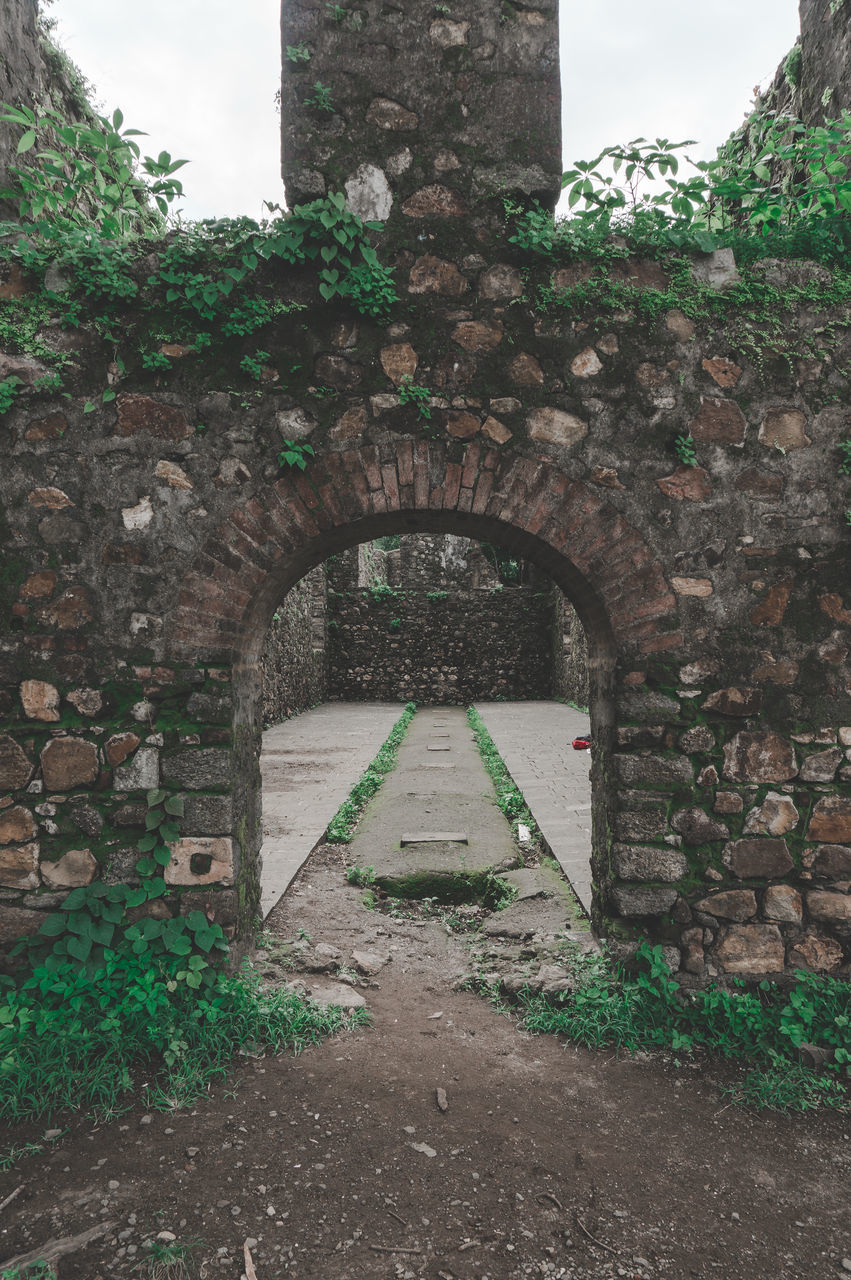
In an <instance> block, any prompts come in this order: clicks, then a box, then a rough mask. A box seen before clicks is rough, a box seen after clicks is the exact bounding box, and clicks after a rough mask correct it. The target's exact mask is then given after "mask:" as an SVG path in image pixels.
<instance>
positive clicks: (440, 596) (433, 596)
mask: <svg viewBox="0 0 851 1280" xmlns="http://www.w3.org/2000/svg"><path fill="white" fill-rule="evenodd" d="M448 595H449V592H448V591H427V592H426V600H432V601H434V600H445V599H446V597H447V596H448Z"/></svg>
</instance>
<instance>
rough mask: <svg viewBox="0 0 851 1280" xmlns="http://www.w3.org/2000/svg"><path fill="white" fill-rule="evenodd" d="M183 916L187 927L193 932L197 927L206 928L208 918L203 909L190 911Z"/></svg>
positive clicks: (195, 931)
mask: <svg viewBox="0 0 851 1280" xmlns="http://www.w3.org/2000/svg"><path fill="white" fill-rule="evenodd" d="M184 918H185V920H186V926H187V928H189V929H191V930H192V932H193V933H197V932H198V930H199V929H206V928H208V920H207V917H206V916H205V915H204V912H203V911H190V912H189V914H188V915H187V916H185V917H184Z"/></svg>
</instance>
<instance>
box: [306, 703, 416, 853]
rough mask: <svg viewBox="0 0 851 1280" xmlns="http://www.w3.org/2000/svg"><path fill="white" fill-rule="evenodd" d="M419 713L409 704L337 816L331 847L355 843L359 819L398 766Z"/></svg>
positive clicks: (329, 837) (329, 836) (327, 836)
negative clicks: (352, 841) (386, 778)
mask: <svg viewBox="0 0 851 1280" xmlns="http://www.w3.org/2000/svg"><path fill="white" fill-rule="evenodd" d="M416 710H417V706H416V703H415V702H408V703H406V705H405V710H404V711H403V712H402V714H401V716H400V717H399V719H398V720H397V721H396V723H395V724H394V726H393V728H392V729H391V730H390V733H389V735H388V737H387V739H386V740H385V742H384V743H383V744H382V746H381V748H380V750H379V752H378V754H377V756H376V757H375V759H374V760H373V761H372V763H371V764H370V765H369V767H368V768H367V769H366V771H365V772H364V773H363V774H362V776H361V778H360V779H359V781H358V782H357V783H355V785H354V787H353V788H352V790H351V792H350V794H349V796H348V798H347V799H346V800H344V801H343V803H342V804H341V805H340V807H339V809H338V810H337V812H336V813H335V814H334V817H333V818H332V819H331V821H330V823H329V825H328V830H327V831H326V833H325V839H326V840H328V841H329V842H330V843H331V844H348V843H349V842H350V841H351V838H352V835H353V833H354V829H355V827H356V826H357V822H358V819H359V818H360V816H361V814H362V813H363V811H364V809H365V808H366V806H367V805H368V803H369V801H370V800H371V799H372V797H373V796H374V795H375V793H376V791H378V789H379V787H380V786H381V784H382V782H383V781H384V778H385V775H386V774H388V773H390V771H391V769H393V768H394V767H395V765H396V756H397V754H398V752H399V747H400V745H401V743H402V739H403V738H404V736H405V734H406V733H407V731H408V725H409V724H410V723H411V721H412V720H413V718H414V715H415V713H416Z"/></svg>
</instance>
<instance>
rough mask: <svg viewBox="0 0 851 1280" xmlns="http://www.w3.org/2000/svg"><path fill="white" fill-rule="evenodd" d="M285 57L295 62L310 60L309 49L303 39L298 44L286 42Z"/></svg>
mask: <svg viewBox="0 0 851 1280" xmlns="http://www.w3.org/2000/svg"><path fill="white" fill-rule="evenodd" d="M287 58H288V59H289V61H290V62H295V63H298V62H310V50H309V49H308V47H307V45H306V44H305V43H304V41H303V40H302V41H301V42H300V43H299V44H288V45H287Z"/></svg>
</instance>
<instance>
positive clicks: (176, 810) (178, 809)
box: [165, 796, 185, 818]
mask: <svg viewBox="0 0 851 1280" xmlns="http://www.w3.org/2000/svg"><path fill="white" fill-rule="evenodd" d="M184 808H185V802H184V799H183V796H169V798H168V799H167V800H166V802H165V811H166V813H172V814H174V815H175V817H177V818H182V817H183V812H184Z"/></svg>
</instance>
